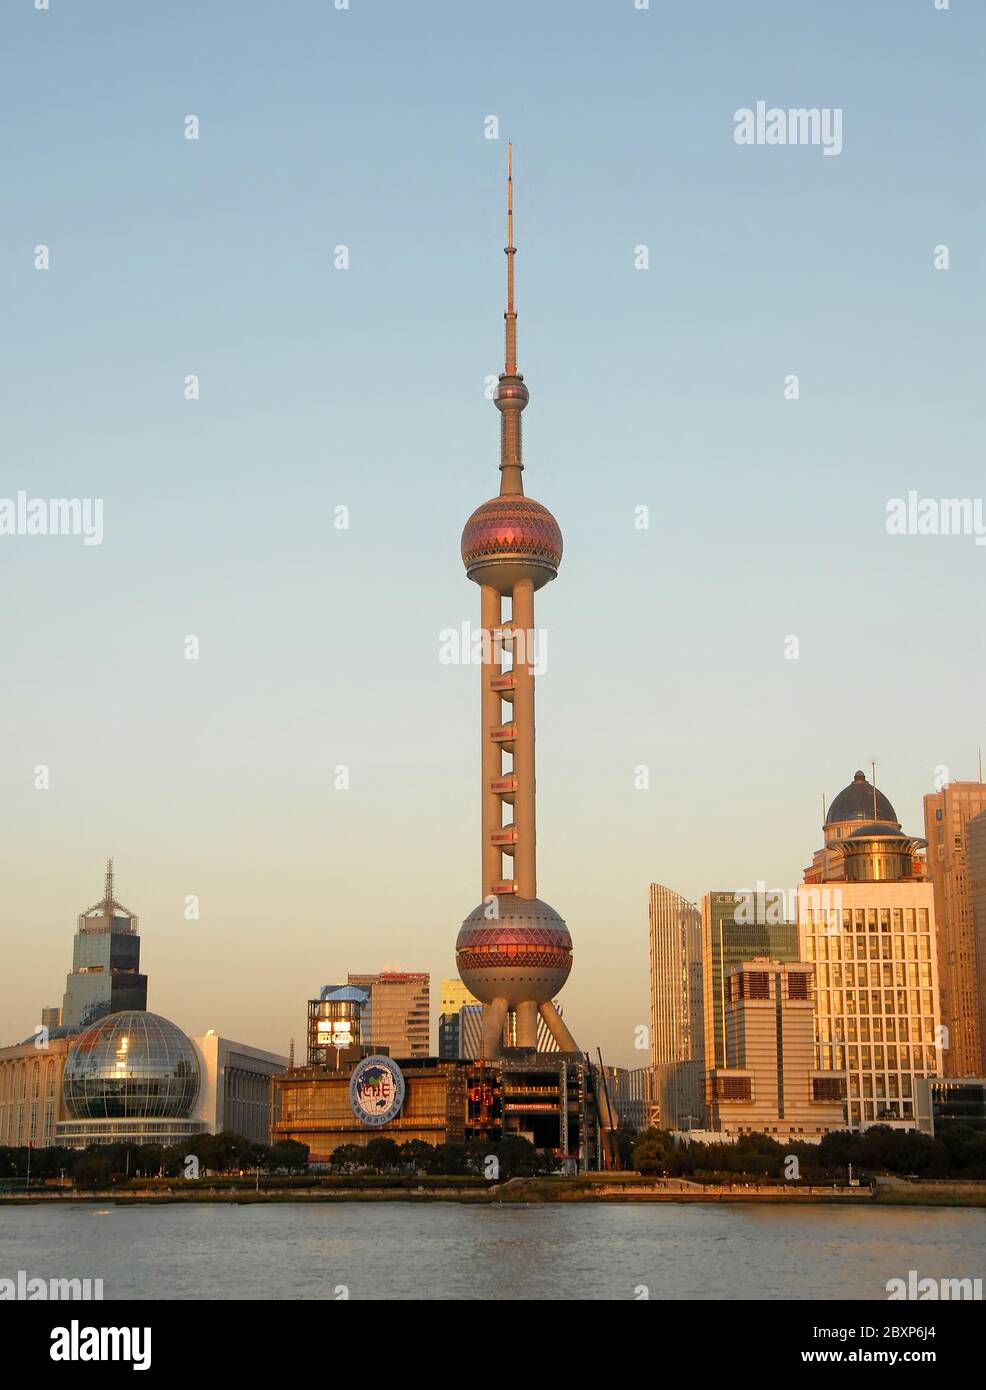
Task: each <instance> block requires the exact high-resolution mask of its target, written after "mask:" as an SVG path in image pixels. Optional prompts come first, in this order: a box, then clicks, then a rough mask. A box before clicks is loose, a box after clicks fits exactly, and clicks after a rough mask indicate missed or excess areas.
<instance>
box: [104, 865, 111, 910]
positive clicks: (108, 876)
mask: <svg viewBox="0 0 986 1390" xmlns="http://www.w3.org/2000/svg"><path fill="white" fill-rule="evenodd" d="M103 902H104V903H105V904H106V911H107V912H109V913H112V911H113V860H112V859H107V861H106V885H105V887H104V889H103Z"/></svg>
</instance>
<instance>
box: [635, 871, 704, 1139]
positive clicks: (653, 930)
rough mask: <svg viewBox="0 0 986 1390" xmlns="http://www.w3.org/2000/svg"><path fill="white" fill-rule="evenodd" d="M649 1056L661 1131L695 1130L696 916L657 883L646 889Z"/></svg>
mask: <svg viewBox="0 0 986 1390" xmlns="http://www.w3.org/2000/svg"><path fill="white" fill-rule="evenodd" d="M649 927H650V930H649V938H650V1051H651V1065H652V1067H653V1068H654V1078H653V1089H654V1094H655V1098H656V1101H657V1105H658V1107H659V1120H660V1124H661V1127H662V1128H663V1129H693V1128H701V1126H702V1124H703V1116H704V1111H705V1084H704V1069H705V1032H704V1029H703V1027H702V917H701V914H700V913H699V911H698V909H697V908H696V907H695V906H694V905H693V904H692V903H690V902H689V901H688V900H687V898H683V897H682V896H681V894H680V893H675V892H674V891H673V890H672V889H671V888H665V887H664V886H663V885H662V884H660V883H652V884H651V886H650V913H649Z"/></svg>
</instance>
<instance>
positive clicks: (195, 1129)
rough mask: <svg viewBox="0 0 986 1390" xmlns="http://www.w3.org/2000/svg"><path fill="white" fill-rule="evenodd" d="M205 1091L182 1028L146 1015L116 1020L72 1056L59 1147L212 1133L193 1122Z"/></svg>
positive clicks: (104, 1023) (78, 1042)
mask: <svg viewBox="0 0 986 1390" xmlns="http://www.w3.org/2000/svg"><path fill="white" fill-rule="evenodd" d="M200 1084H201V1070H200V1067H199V1061H198V1057H197V1055H196V1051H195V1048H194V1046H193V1044H192V1042H191V1040H190V1039H189V1038H187V1037H186V1036H185V1034H184V1033H183V1032H182V1030H181V1029H180V1028H179V1027H178V1025H177V1024H175V1023H172V1022H171V1021H170V1019H167V1018H162V1017H161V1016H160V1015H159V1014H152V1013H148V1012H147V1011H146V1010H132V1011H125V1012H123V1013H115V1014H108V1015H107V1016H106V1017H105V1018H101V1019H100V1020H99V1021H98V1022H97V1023H95V1024H93V1025H92V1026H91V1027H90V1028H87V1029H86V1030H85V1031H84V1032H82V1033H80V1034H79V1036H78V1037H77V1038H76V1039H75V1041H74V1043H73V1044H72V1046H71V1048H70V1049H69V1054H68V1057H67V1059H66V1062H65V1071H64V1073H63V1075H62V1100H63V1103H64V1107H65V1112H66V1115H67V1116H68V1118H67V1119H65V1120H63V1121H62V1122H61V1123H60V1124H59V1125H58V1142H59V1143H64V1144H68V1145H70V1146H73V1147H85V1146H86V1145H87V1144H93V1143H119V1142H122V1141H124V1140H127V1141H129V1142H132V1143H139V1144H177V1143H180V1142H181V1140H182V1139H184V1138H187V1137H188V1136H189V1135H192V1134H199V1133H201V1132H202V1130H203V1129H204V1128H205V1126H204V1125H203V1123H202V1122H201V1120H198V1119H194V1118H192V1117H191V1116H192V1109H193V1107H194V1105H195V1102H196V1100H197V1099H198V1095H199V1088H200Z"/></svg>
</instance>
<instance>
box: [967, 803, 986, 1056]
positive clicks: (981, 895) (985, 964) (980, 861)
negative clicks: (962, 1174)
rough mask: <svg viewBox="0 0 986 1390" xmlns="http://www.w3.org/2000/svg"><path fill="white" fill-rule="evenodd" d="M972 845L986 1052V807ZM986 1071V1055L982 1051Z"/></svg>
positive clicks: (975, 821)
mask: <svg viewBox="0 0 986 1390" xmlns="http://www.w3.org/2000/svg"><path fill="white" fill-rule="evenodd" d="M965 833H966V844H967V846H968V866H969V897H970V899H971V901H972V928H973V935H974V937H975V943H974V944H975V953H976V993H977V996H978V1000H979V1040H980V1047H981V1049H982V1053H986V811H980V813H979V815H978V816H973V818H972V820H971V821H970V822H969V824H968V825H967V826H966V829H965ZM981 1061H982V1066H983V1070H982V1071H981V1072H980V1073H979V1074H980V1076H982V1075H983V1074H984V1073H986V1056H982V1055H981Z"/></svg>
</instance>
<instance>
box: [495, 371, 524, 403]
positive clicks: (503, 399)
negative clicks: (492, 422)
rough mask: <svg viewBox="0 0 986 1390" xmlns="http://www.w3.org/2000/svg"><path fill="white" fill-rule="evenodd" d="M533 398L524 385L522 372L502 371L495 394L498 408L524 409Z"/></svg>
mask: <svg viewBox="0 0 986 1390" xmlns="http://www.w3.org/2000/svg"><path fill="white" fill-rule="evenodd" d="M530 399H531V393H530V391H528V389H527V387H526V386H525V385H524V378H523V376H522V375H521V373H520V372H511V373H507V372H501V373H500V379H499V381H498V382H497V387H496V391H495V392H494V394H493V404H494V405H495V406H496V408H497V410H523V409H524V407H525V406H526V405H527V402H528V401H529V400H530Z"/></svg>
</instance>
